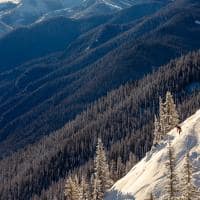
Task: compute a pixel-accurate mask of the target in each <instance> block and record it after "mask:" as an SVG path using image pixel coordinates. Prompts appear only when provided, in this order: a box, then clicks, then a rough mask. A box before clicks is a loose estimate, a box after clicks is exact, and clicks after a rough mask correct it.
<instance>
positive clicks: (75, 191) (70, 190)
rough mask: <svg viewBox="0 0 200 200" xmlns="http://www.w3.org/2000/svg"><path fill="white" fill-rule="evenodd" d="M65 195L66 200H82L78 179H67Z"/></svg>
mask: <svg viewBox="0 0 200 200" xmlns="http://www.w3.org/2000/svg"><path fill="white" fill-rule="evenodd" d="M64 194H65V199H66V200H82V199H81V196H80V188H79V184H78V178H77V177H75V178H72V177H71V176H70V177H69V178H68V179H67V181H66V184H65V191H64Z"/></svg>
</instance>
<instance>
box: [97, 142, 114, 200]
mask: <svg viewBox="0 0 200 200" xmlns="http://www.w3.org/2000/svg"><path fill="white" fill-rule="evenodd" d="M94 164H95V169H94V170H95V173H94V181H93V182H94V183H93V184H94V189H93V200H103V197H104V193H105V192H106V191H107V190H108V189H109V188H110V187H111V185H112V180H111V178H110V173H109V167H108V163H107V160H106V153H105V151H104V147H103V143H102V141H101V139H98V144H97V149H96V158H95V162H94Z"/></svg>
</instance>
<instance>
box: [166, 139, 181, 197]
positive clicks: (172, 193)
mask: <svg viewBox="0 0 200 200" xmlns="http://www.w3.org/2000/svg"><path fill="white" fill-rule="evenodd" d="M167 156H168V159H167V162H166V167H167V183H166V186H165V190H166V195H165V198H164V199H165V200H176V199H177V198H178V192H179V179H178V175H177V174H176V171H175V167H176V164H175V155H174V148H173V147H172V145H171V141H170V140H169V141H168V151H167Z"/></svg>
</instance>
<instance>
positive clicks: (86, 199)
mask: <svg viewBox="0 0 200 200" xmlns="http://www.w3.org/2000/svg"><path fill="white" fill-rule="evenodd" d="M89 193H90V192H89V185H88V182H87V180H86V178H85V177H82V180H81V184H80V199H81V200H90V194H89Z"/></svg>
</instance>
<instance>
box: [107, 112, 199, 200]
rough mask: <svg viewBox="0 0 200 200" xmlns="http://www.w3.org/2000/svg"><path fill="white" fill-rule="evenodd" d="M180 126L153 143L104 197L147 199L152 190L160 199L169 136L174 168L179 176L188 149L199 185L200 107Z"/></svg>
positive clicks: (164, 183) (163, 192)
mask: <svg viewBox="0 0 200 200" xmlns="http://www.w3.org/2000/svg"><path fill="white" fill-rule="evenodd" d="M181 128H182V132H181V134H180V135H179V134H178V133H177V130H176V129H173V130H172V131H171V132H169V133H168V135H167V137H166V138H165V139H164V140H163V141H161V143H160V144H159V145H158V146H157V147H153V148H152V149H151V151H149V152H148V153H147V154H146V156H145V157H144V158H143V159H142V160H141V161H140V162H139V163H138V164H137V165H135V166H134V167H133V169H132V170H131V171H130V172H129V173H128V174H127V175H126V176H125V177H123V178H122V179H121V180H119V181H117V183H115V184H114V186H113V187H112V189H111V191H110V192H109V193H108V194H107V197H106V198H105V199H106V200H113V199H118V200H123V199H127V198H130V199H135V200H142V199H148V198H149V197H150V194H151V193H153V195H154V196H155V198H159V199H161V198H162V197H163V196H164V194H165V192H166V191H165V186H166V182H167V168H166V161H167V157H168V156H167V155H168V153H167V152H168V145H167V143H168V140H170V141H171V143H172V147H173V148H174V151H175V155H176V156H175V160H176V171H178V174H179V176H180V177H181V174H182V173H183V165H184V161H185V160H184V157H185V156H186V154H187V153H188V152H190V160H191V163H192V164H193V165H194V168H196V171H195V172H194V173H195V175H194V177H193V178H194V180H193V182H194V183H195V185H196V186H197V187H199V188H200V183H199V180H200V169H199V166H200V134H199V132H200V110H199V111H197V112H196V113H195V114H194V115H192V116H191V117H190V118H188V119H187V120H186V121H184V122H183V123H182V124H181Z"/></svg>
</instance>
